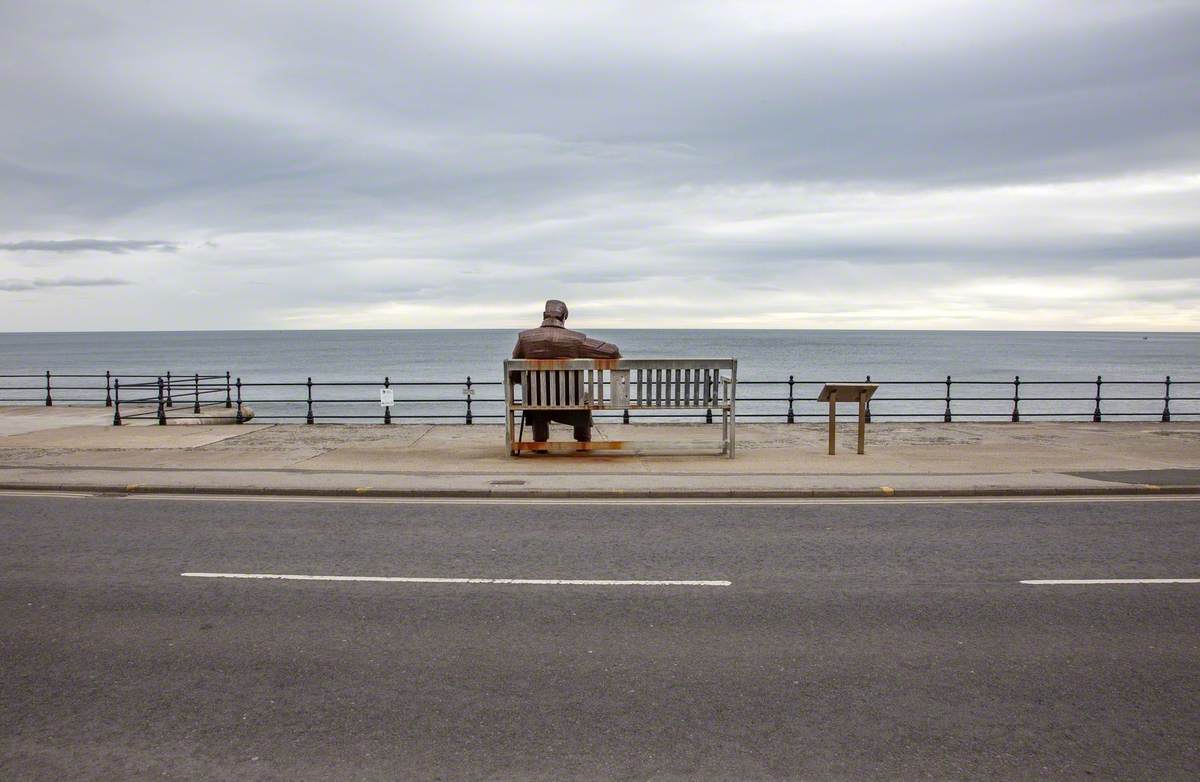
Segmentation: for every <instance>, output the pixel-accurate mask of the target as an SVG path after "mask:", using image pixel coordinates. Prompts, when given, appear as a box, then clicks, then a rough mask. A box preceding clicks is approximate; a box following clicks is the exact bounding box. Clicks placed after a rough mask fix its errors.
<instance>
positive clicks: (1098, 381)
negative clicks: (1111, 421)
mask: <svg viewBox="0 0 1200 782" xmlns="http://www.w3.org/2000/svg"><path fill="white" fill-rule="evenodd" d="M1103 382H1104V379H1103V378H1102V377H1101V376H1100V375H1096V409H1095V410H1094V411H1092V423H1100V384H1101V383H1103Z"/></svg>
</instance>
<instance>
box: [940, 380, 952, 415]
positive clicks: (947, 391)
mask: <svg viewBox="0 0 1200 782" xmlns="http://www.w3.org/2000/svg"><path fill="white" fill-rule="evenodd" d="M952 420H953V418H952V417H951V415H950V376H949V375H946V413H945V414H944V415H943V416H942V421H943V422H945V423H950V422H951V421H952Z"/></svg>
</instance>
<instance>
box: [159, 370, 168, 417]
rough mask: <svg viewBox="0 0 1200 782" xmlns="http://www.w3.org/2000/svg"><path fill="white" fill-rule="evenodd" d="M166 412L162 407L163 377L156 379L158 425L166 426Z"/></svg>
mask: <svg viewBox="0 0 1200 782" xmlns="http://www.w3.org/2000/svg"><path fill="white" fill-rule="evenodd" d="M166 424H167V412H166V410H164V409H163V379H162V378H161V377H160V378H159V379H158V425H159V426H166Z"/></svg>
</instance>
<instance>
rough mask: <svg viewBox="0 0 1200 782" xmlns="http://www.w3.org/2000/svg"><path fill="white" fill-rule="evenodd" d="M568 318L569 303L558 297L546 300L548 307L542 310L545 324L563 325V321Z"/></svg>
mask: <svg viewBox="0 0 1200 782" xmlns="http://www.w3.org/2000/svg"><path fill="white" fill-rule="evenodd" d="M566 319H567V305H566V304H564V303H563V302H561V301H559V300H558V299H550V300H549V301H547V302H546V309H545V310H544V311H543V312H542V325H543V326H561V325H562V324H563V321H565V320H566Z"/></svg>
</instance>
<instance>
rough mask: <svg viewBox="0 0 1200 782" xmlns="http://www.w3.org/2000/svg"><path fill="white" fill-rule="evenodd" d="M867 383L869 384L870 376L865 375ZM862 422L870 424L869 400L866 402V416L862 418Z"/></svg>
mask: <svg viewBox="0 0 1200 782" xmlns="http://www.w3.org/2000/svg"><path fill="white" fill-rule="evenodd" d="M867 382H868V383H870V382H871V376H870V375H867ZM863 420H864V421H866V422H867V423H868V424H869V423H871V400H870V399H868V400H867V414H866V416H864V418H863Z"/></svg>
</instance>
